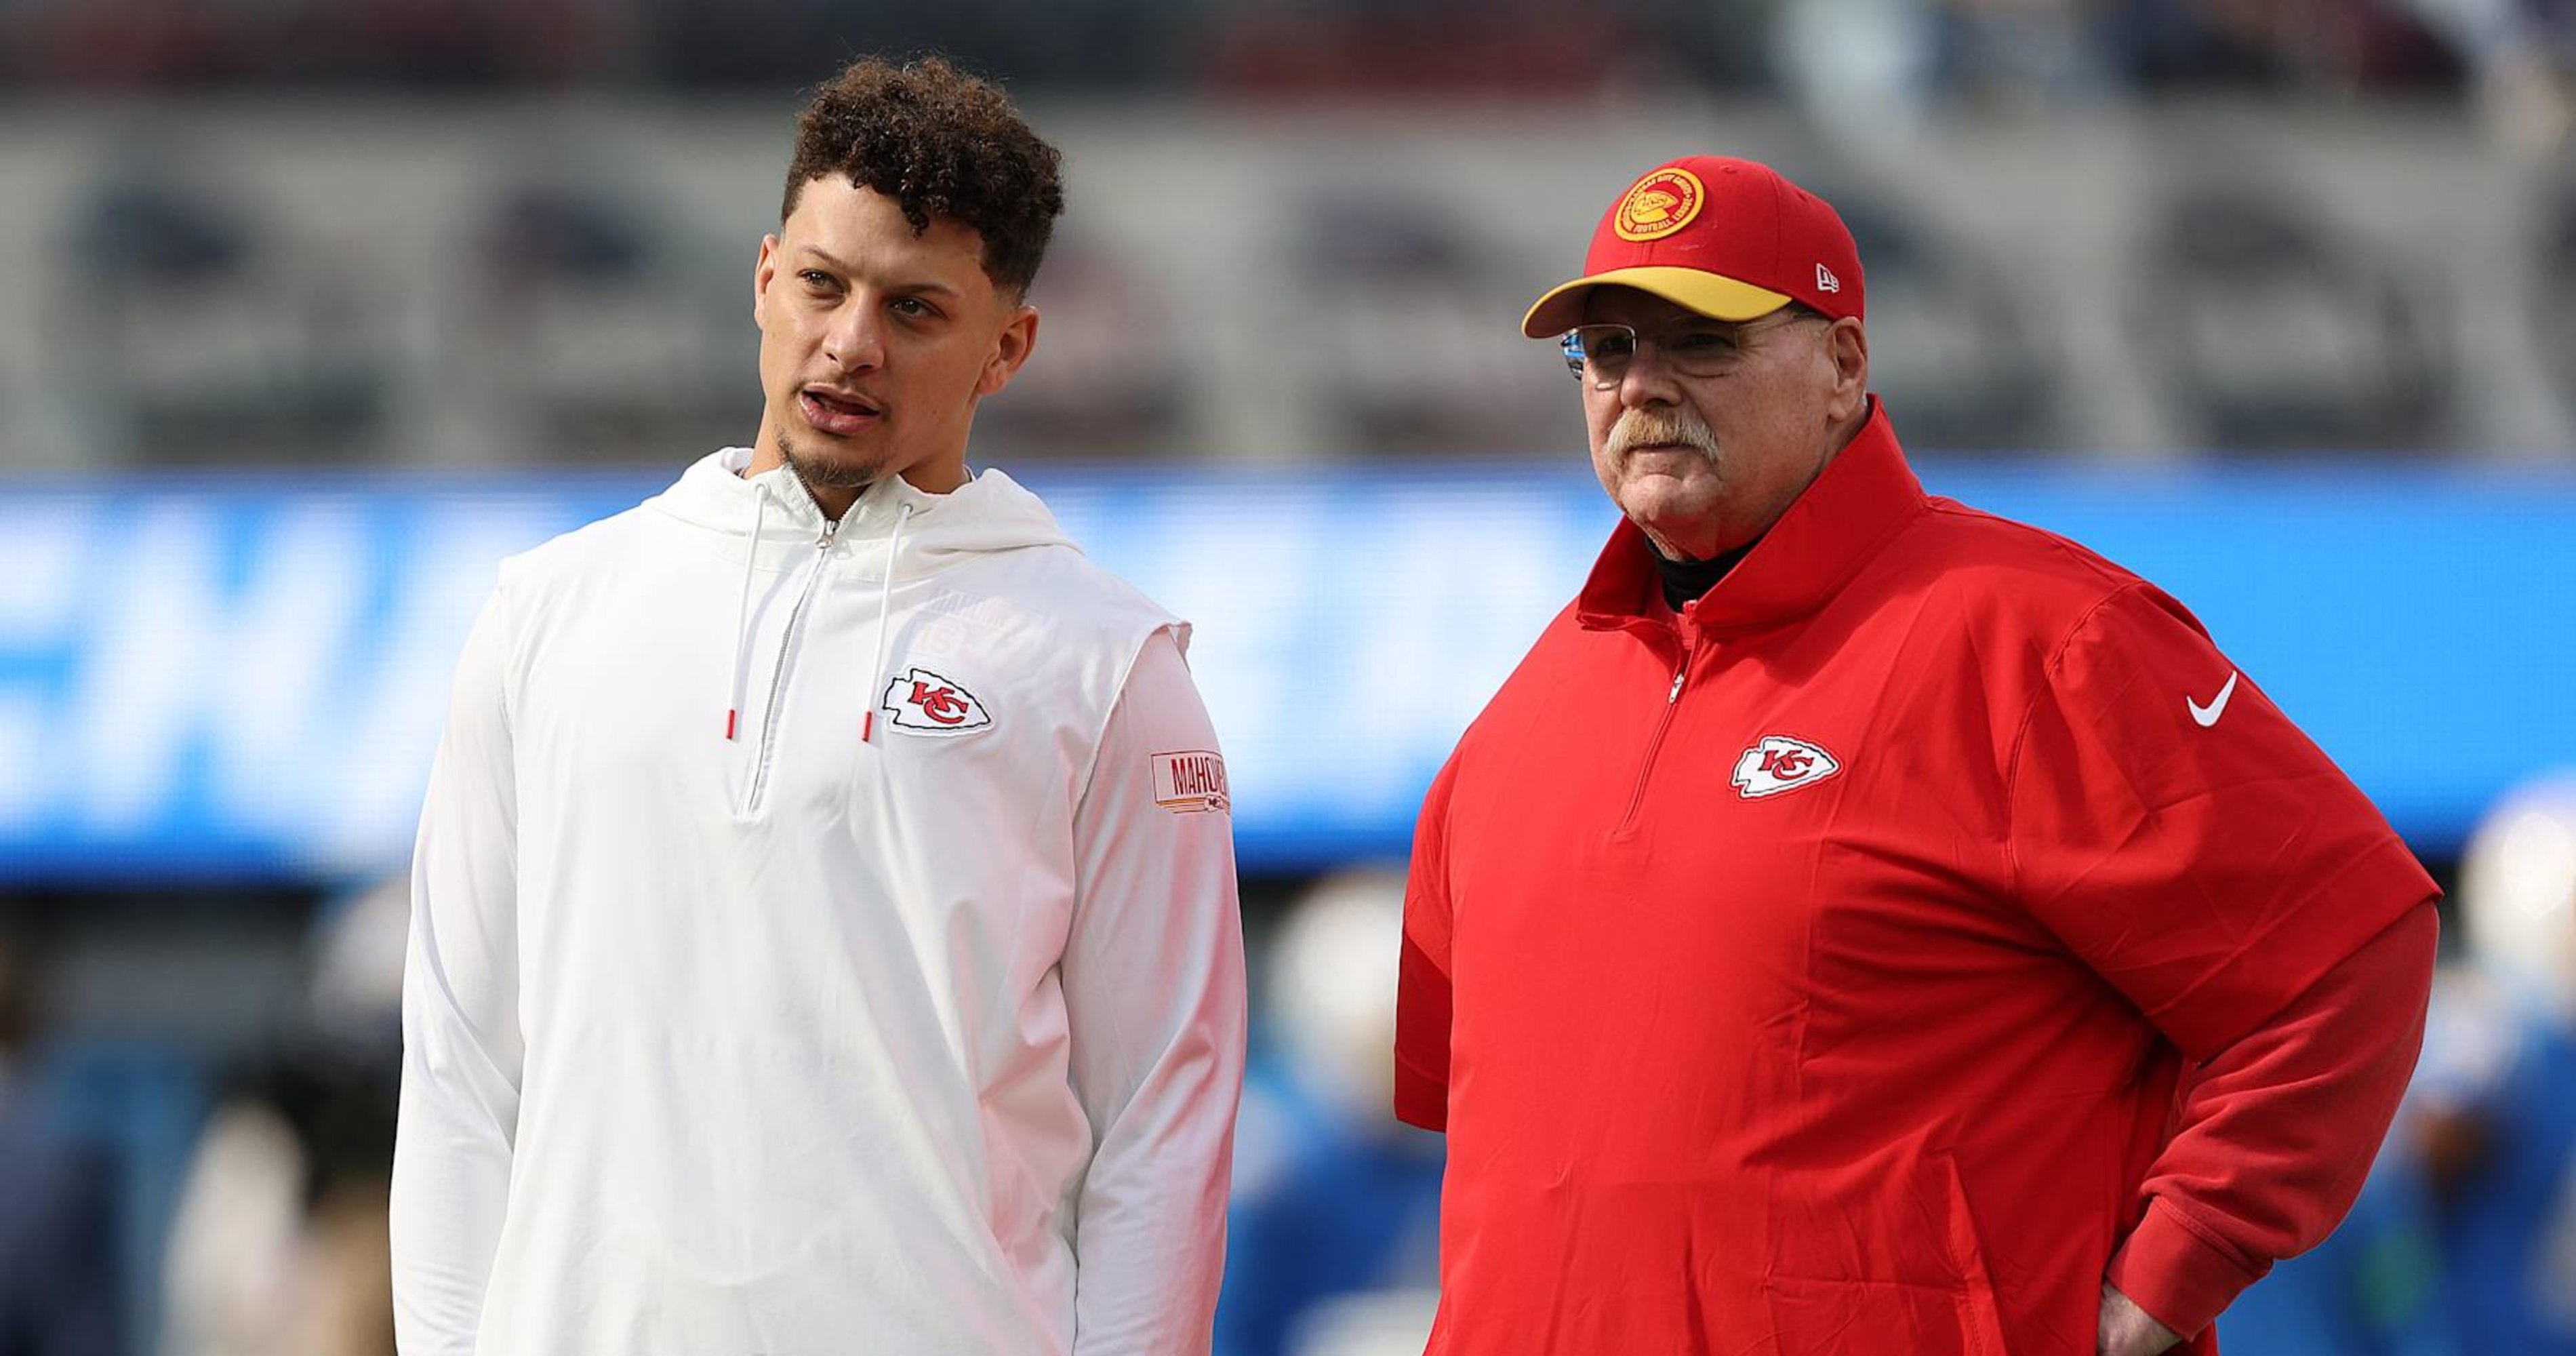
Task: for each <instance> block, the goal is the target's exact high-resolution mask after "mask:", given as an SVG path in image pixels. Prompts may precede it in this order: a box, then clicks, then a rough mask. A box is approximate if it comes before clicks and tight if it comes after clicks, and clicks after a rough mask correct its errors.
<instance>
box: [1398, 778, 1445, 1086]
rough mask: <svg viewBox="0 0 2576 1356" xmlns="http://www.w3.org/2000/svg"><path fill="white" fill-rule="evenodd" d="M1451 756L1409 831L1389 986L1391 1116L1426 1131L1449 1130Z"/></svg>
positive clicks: (1432, 783)
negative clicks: (1400, 925) (1400, 946)
mask: <svg viewBox="0 0 2576 1356" xmlns="http://www.w3.org/2000/svg"><path fill="white" fill-rule="evenodd" d="M1457 780H1458V755H1457V754H1455V753H1453V754H1451V755H1450V757H1449V761H1448V763H1447V764H1445V765H1443V766H1442V767H1441V769H1440V774H1439V775H1438V776H1437V777H1434V778H1433V779H1432V781H1431V791H1430V793H1429V794H1428V795H1426V796H1424V797H1423V800H1422V815H1421V818H1420V819H1419V820H1418V821H1417V822H1416V823H1415V825H1414V829H1413V861H1412V864H1411V866H1410V867H1409V868H1408V870H1407V872H1406V875H1405V883H1404V953H1403V956H1402V958H1401V960H1400V961H1399V963H1398V966H1397V970H1396V988H1395V1115H1396V1119H1398V1120H1401V1121H1403V1122H1404V1123H1405V1124H1407V1125H1415V1126H1420V1127H1421V1128H1422V1129H1425V1130H1444V1131H1445V1130H1447V1129H1448V1128H1449V1012H1450V1007H1449V1001H1450V999H1449V995H1450V986H1449V965H1450V948H1449V921H1450V910H1449V803H1450V797H1451V789H1452V788H1453V787H1454V786H1455V785H1456V783H1457Z"/></svg>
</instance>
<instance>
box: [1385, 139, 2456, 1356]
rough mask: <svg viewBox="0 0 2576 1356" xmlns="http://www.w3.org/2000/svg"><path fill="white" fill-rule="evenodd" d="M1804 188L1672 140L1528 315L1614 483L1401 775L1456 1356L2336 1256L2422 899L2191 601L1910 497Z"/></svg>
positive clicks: (1756, 1346) (1746, 1349) (1446, 1343)
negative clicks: (1419, 787) (1444, 1163)
mask: <svg viewBox="0 0 2576 1356" xmlns="http://www.w3.org/2000/svg"><path fill="white" fill-rule="evenodd" d="M1862 320H1863V279H1862V273H1861V267H1860V260H1859V258H1858V256H1857V252H1856V250H1855V248H1854V246H1853V244H1852V240H1851V236H1850V234H1849V232H1848V231H1846V230H1845V229H1844V227H1843V224H1842V222H1841V220H1840V219H1839V218H1838V217H1837V216H1836V214H1835V213H1834V211H1833V209H1832V208H1831V207H1829V206H1828V205H1826V204H1825V203H1824V202H1823V201H1822V200H1820V199H1818V198H1816V197H1815V196H1813V195H1811V194H1809V193H1807V192H1805V191H1804V190H1802V189H1800V188H1798V187H1797V186H1796V185H1794V184H1792V183H1790V182H1789V181H1787V180H1786V179H1784V178H1782V177H1781V176H1780V175H1778V174H1777V173H1775V172H1773V171H1772V170H1770V169H1768V168H1766V167H1764V166H1762V165H1759V164H1754V163H1751V162H1748V161H1742V160H1730V159H1721V158H1715V157H1702V156H1695V157H1689V158H1686V159H1682V160H1677V161H1673V162H1671V163H1668V164H1665V165H1662V166H1659V167H1657V168H1656V169H1654V170H1652V171H1650V172H1648V173H1647V174H1646V175H1645V176H1644V177H1643V178H1641V179H1639V180H1637V181H1636V183H1635V184H1634V185H1633V186H1632V187H1631V188H1629V189H1628V191H1627V192H1626V193H1624V194H1622V195H1621V196H1620V198H1619V199H1618V201H1617V202H1615V203H1613V204H1612V205H1611V208H1610V210H1609V212H1608V214H1607V215H1606V216H1604V218H1603V219H1602V222H1601V225H1600V228H1599V230H1598V231H1597V232H1596V233H1595V235H1594V237H1593V242H1592V248H1591V252H1590V255H1589V257H1588V258H1587V260H1586V267H1585V270H1584V273H1583V276H1581V277H1579V278H1577V279H1575V280H1574V281H1572V282H1569V283H1567V284H1565V285H1564V286H1562V287H1559V288H1556V289H1555V290H1553V291H1551V292H1549V293H1548V294H1547V295H1545V296H1543V297H1541V298H1540V299H1539V301H1538V303H1537V305H1536V306H1534V307H1532V308H1531V310H1530V313H1529V316H1528V318H1527V320H1526V321H1525V323H1524V329H1525V331H1526V332H1527V333H1528V334H1530V335H1531V336H1533V337H1558V338H1559V339H1560V342H1562V344H1563V346H1564V349H1565V354H1566V358H1567V361H1568V363H1569V365H1570V366H1571V367H1572V368H1573V370H1574V373H1575V376H1576V378H1577V380H1578V382H1579V384H1580V386H1581V389H1582V392H1583V402H1584V412H1585V417H1586V422H1587V424H1588V427H1589V432H1590V441H1591V446H1592V459H1593V464H1594V467H1595V469H1596V470H1597V471H1598V472H1599V473H1600V476H1601V481H1602V484H1603V486H1604V487H1605V488H1606V489H1607V490H1608V491H1609V492H1610V496H1611V498H1612V499H1613V500H1615V501H1616V502H1617V503H1618V505H1619V507H1620V509H1621V510H1622V511H1623V512H1624V514H1625V515H1626V521H1624V522H1622V523H1621V524H1620V525H1619V527H1618V529H1617V530H1616V531H1615V532H1614V533H1613V534H1612V536H1611V539H1610V542H1609V544H1608V546H1607V547H1606V548H1605V549H1604V550H1603V552H1602V554H1601V558H1600V561H1599V563H1598V564H1597V565H1596V566H1595V567H1594V568H1593V572H1592V575H1591V578H1590V579H1589V580H1588V581H1587V582H1586V583H1585V584H1584V586H1583V590H1582V592H1581V594H1580V596H1578V597H1577V598H1576V599H1575V600H1574V602H1573V603H1572V604H1571V605H1570V606H1568V607H1567V608H1566V610H1565V611H1564V612H1563V613H1562V614H1561V615H1560V616H1559V617H1558V618H1557V619H1556V621H1555V622H1554V623H1553V624H1551V625H1550V626H1549V627H1548V629H1547V630H1546V632H1545V633H1544V634H1542V635H1541V636H1540V637H1539V640H1538V643H1537V645H1536V646H1535V648H1533V649H1532V650H1531V652H1530V655H1529V657H1528V658H1527V659H1526V660H1524V661H1523V662H1522V664H1521V666H1520V668H1519V670H1518V671H1516V672H1515V673H1514V674H1513V675H1512V677H1511V679H1510V680H1509V681H1508V682H1507V683H1506V684H1505V685H1504V687H1503V689H1502V691H1501V692H1499V693H1498V694H1497V695H1496V696H1495V698H1494V700H1493V702H1492V704H1491V705H1489V706H1488V707H1487V708H1486V709H1485V711H1484V713H1483V715H1482V716H1480V717H1479V718H1478V720H1477V721H1476V723H1475V724H1474V726H1473V727H1472V728H1470V729H1469V730H1468V732H1467V734H1466V736H1465V737H1464V738H1463V739H1462V740H1461V741H1460V743H1459V746H1458V749H1457V751H1456V753H1455V754H1453V755H1452V756H1451V758H1450V760H1449V763H1448V765H1447V766H1446V767H1445V768H1443V769H1442V771H1441V773H1440V776H1439V778H1438V780H1437V781H1436V782H1435V783H1434V784H1433V786H1432V789H1431V794H1430V797H1429V799H1428V801H1427V803H1426V804H1425V805H1424V807H1423V812H1422V820H1421V825H1420V829H1419V831H1418V833H1417V835H1416V838H1415V840H1414V856H1413V868H1412V880H1411V885H1410V888H1409V891H1408V897H1407V900H1406V919H1405V949H1404V968H1403V979H1402V985H1401V991H1400V996H1399V1002H1398V1010H1399V1035H1398V1037H1397V1044H1396V1063H1397V1091H1396V1109H1397V1112H1398V1114H1399V1115H1401V1116H1402V1117H1403V1118H1404V1119H1406V1120H1408V1121H1411V1122H1413V1123H1414V1124H1416V1125H1421V1126H1425V1127H1428V1128H1431V1129H1445V1130H1446V1131H1447V1132H1448V1136H1449V1168H1448V1176H1447V1180H1446V1183H1445V1188H1444V1193H1445V1194H1444V1201H1443V1214H1442V1237H1441V1249H1442V1257H1441V1280H1442V1288H1441V1307H1440V1315H1439V1318H1438V1320H1437V1323H1436V1325H1435V1327H1434V1330H1433V1333H1432V1338H1431V1345H1430V1350H1431V1352H1433V1353H1437V1354H1439V1356H1489V1354H1492V1356H1503V1354H1506V1353H1507V1354H1508V1356H1538V1354H1540V1353H1587V1354H1589V1353H1599V1354H1601V1356H1610V1354H1612V1353H1620V1354H1622V1356H1626V1354H1631V1353H1645V1352H1654V1353H1659V1354H1660V1353H1672V1352H1693V1353H1723V1354H1724V1356H1774V1354H1776V1356H1793V1354H1794V1356H1825V1354H1827V1353H1832V1354H1836V1356H1953V1354H1954V1353H1955V1354H1957V1356H2005V1354H2006V1353H2010V1354H2011V1356H2048V1354H2054V1353H2065V1354H2066V1356H2092V1354H2093V1353H2097V1352H2098V1353H2103V1354H2104V1356H2146V1354H2147V1353H2154V1352H2159V1351H2164V1350H2167V1349H2168V1348H2172V1347H2175V1346H2177V1345H2178V1344H2188V1346H2189V1349H2191V1350H2193V1351H2197V1352H2203V1353H2206V1352H2209V1351H2212V1350H2214V1347H2215V1343H2214V1339H2213V1338H2212V1336H2211V1334H2210V1328H2211V1320H2213V1319H2214V1318H2215V1317H2216V1316H2217V1315H2218V1313H2219V1311H2220V1310H2221V1309H2223V1308H2225V1307H2226V1305H2227V1303H2228V1302H2229V1300H2231V1299H2232V1298H2233V1297H2234V1296H2235V1295H2236V1294H2237V1292H2238V1291H2240V1290H2241V1289H2243V1288H2244V1287H2245V1286H2247V1285H2248V1284H2251V1283H2252V1282H2254V1281H2255V1280H2257V1279H2258V1278H2260V1277H2261V1276H2262V1275H2263V1273H2264V1271H2265V1270H2266V1269H2267V1268H2269V1267H2270V1265H2271V1264H2272V1262H2273V1260H2274V1259H2276V1258H2280V1257H2284V1256H2288V1255H2290V1254H2292V1253H2295V1252H2298V1251H2300V1250H2302V1249H2304V1248H2306V1247H2309V1246H2311V1245H2313V1244H2314V1243H2316V1242H2317V1241H2318V1240H2319V1239H2321V1238H2323V1237H2324V1236H2325V1235H2326V1233H2327V1232H2328V1231H2330V1230H2331V1229H2332V1228H2333V1227H2334V1224H2335V1223H2336V1221H2337V1220H2339V1219H2340V1218H2341V1217H2342V1215H2343V1212H2344V1210H2345V1209H2346V1208H2347V1207H2348V1206H2349V1205H2350V1203H2351V1200H2352V1197H2353V1195H2354V1193H2355V1192H2356V1191H2357V1190H2358V1189H2359V1187H2360V1185H2361V1181H2362V1178H2363V1174H2364V1172H2365V1170H2366V1169H2367V1168H2368V1166H2369V1164H2370V1160H2371V1157H2372V1154H2373V1152H2374V1151H2375V1150H2376V1149H2377V1147H2378V1144H2379V1140H2380V1137H2381V1135H2382V1134H2383V1133H2384V1132H2385V1130H2386V1128H2387V1124H2388V1120H2389V1117H2390V1115H2391V1114H2392V1112H2393V1111H2394V1109H2395V1107H2396V1104H2397V1100H2398V1097H2399V1094H2400V1093H2401V1092H2402V1091H2403V1089H2404V1086H2405V1083H2406V1078H2407V1074H2408V1072H2409V1070H2410V1069H2411V1068H2412V1067H2413V1063H2414V1059H2415V1054H2416V1051H2417V1048H2418V1045H2419V1043H2420V1040H2421V1035H2422V1024H2423V1012H2424V1001H2425V995H2426V990H2427V987H2428V985H2429V983H2430V977H2431V970H2432V960H2433V950H2434V933H2435V923H2434V910H2433V901H2434V900H2435V898H2436V896H2437V891H2436V890H2435V887H2434V885H2433V883H2432V881H2431V880H2430V879H2429V878H2427V877H2426V875H2425V874H2424V872H2423V870H2422V869H2421V867H2419V866H2418V865H2417V863H2416V862H2415V860H2414V858H2413V857H2412V856H2410V855H2409V853H2408V852H2407V849H2406V847H2405V845H2404V844H2403V843H2401V842H2400V841H2399V840H2398V838H2397V837H2396V835H2395V834H2394V833H2392V832H2391V831H2390V830H2389V828H2388V825H2387V823H2386V822H2385V821H2384V820H2383V819H2382V818H2381V817H2380V816H2379V814H2378V813H2377V812H2376V811H2375V810H2374V809H2373V808H2372V807H2371V805H2370V804H2369V802H2368V801H2366V800H2365V799H2363V797H2362V796H2361V794H2360V793H2359V792H2358V791H2356V790H2355V789H2354V788H2353V786H2352V785H2351V783H2350V782H2349V781H2347V780H2346V779H2345V778H2344V776H2343V775H2342V773H2341V772H2339V771H2338V770H2337V769H2336V768H2335V766H2334V765H2333V764H2332V763H2331V762H2329V761H2328V760H2327V758H2326V757H2325V755H2324V754H2322V753H2320V752H2319V751H2318V750H2317V748H2316V747H2315V745H2313V744H2312V743H2310V742H2309V741H2308V739H2307V738H2306V737H2305V736H2303V735H2302V734H2301V733H2300V732H2299V731H2298V729H2297V728H2296V727H2295V726H2293V725H2292V724H2291V723H2290V721H2289V720H2288V718H2287V717H2285V716H2284V715H2283V714H2282V713H2281V711H2280V710H2279V708H2277V707H2275V706H2274V705H2273V704H2272V702H2271V700H2270V699H2269V698H2268V697H2266V696H2265V695H2264V694H2263V692H2262V690H2261V689H2260V688H2258V687H2257V686H2256V685H2255V683H2254V681H2253V679H2252V678H2251V677H2250V676H2248V675H2246V674H2244V673H2243V672H2241V671H2240V670H2239V669H2238V668H2237V667H2236V665H2235V664H2234V663H2233V662H2232V661H2230V660H2229V659H2227V658H2226V657H2225V656H2224V655H2222V654H2221V653H2220V652H2219V651H2218V649H2217V648H2216V647H2215V646H2214V645H2213V644H2212V643H2211V642H2210V639H2209V637H2208V635H2207V634H2206V633H2205V632H2204V631H2203V630H2202V628H2201V626H2200V624H2199V623H2198V622H2197V621H2196V620H2194V619H2193V617H2192V616H2191V614H2190V613H2189V612H2187V611H2185V610H2184V609H2183V607H2182V605H2181V604H2179V603H2177V602H2175V601H2174V600H2173V599H2171V598H2168V597H2166V596H2165V595H2164V594H2163V593H2161V592H2159V591H2157V590H2156V589H2155V588H2154V587H2153V586H2152V585H2149V584H2147V583H2145V582H2144V581H2142V580H2140V579H2138V578H2137V577H2136V576H2134V575H2131V574H2129V573H2128V572H2126V571H2124V570H2122V569H2120V568H2119V567H2118V566H2116V565H2113V564H2111V563H2109V562H2107V561H2105V560H2103V559H2101V558H2100V557H2098V556H2095V555H2093V554H2091V553H2090V552H2088V551H2086V550H2084V549H2083V548H2082V547H2080V546H2077V545H2075V544H2074V543H2072V542H2069V541H2066V540H2064V539H2062V538H2058V537H2055V536H2051V535H2050V534H2048V533H2046V532H2042V531H2039V530H2037V529H2034V528H2030V527H2025V526H2022V525H2020V524H2017V523H2012V522H2008V521H2005V520H2003V519H2000V518H1996V517H1993V516H1990V515H1987V514H1984V513H1980V512H1977V511H1975V510H1973V509H1970V508H1966V507H1963V506H1961V505H1959V504H1956V503H1953V502H1950V501H1948V500H1944V499H1939V498H1933V497H1928V496H1926V495H1925V494H1924V492H1923V489H1922V486H1921V485H1920V484H1919V483H1918V482H1917V481H1916V479H1915V477H1914V473H1913V472H1912V471H1911V470H1910V469H1909V468H1908V467H1907V465H1906V461H1905V456H1904V453H1903V452H1902V451H1901V450H1900V449H1899V447H1898V446H1897V441H1896V435H1895V432H1894V430H1893V428H1892V427H1891V426H1890V424H1889V421H1888V416H1887V413H1886V412H1885V411H1884V410H1882V409H1880V408H1879V407H1878V404H1877V402H1876V401H1875V400H1874V399H1873V398H1872V397H1871V396H1870V395H1869V393H1868V382H1869V345H1868V340H1867V338H1866V335H1865V333H1864V331H1863V328H1862Z"/></svg>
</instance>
